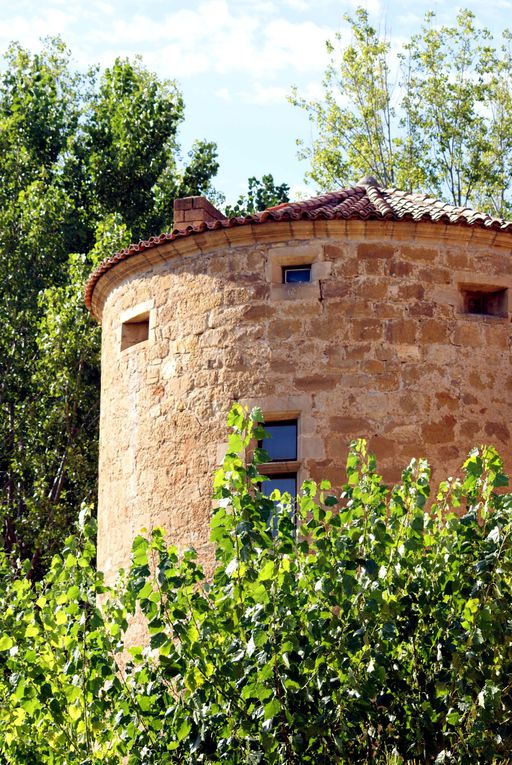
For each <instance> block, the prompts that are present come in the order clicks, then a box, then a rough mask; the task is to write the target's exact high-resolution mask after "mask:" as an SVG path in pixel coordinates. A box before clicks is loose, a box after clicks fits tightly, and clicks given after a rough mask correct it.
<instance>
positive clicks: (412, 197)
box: [85, 178, 512, 308]
mask: <svg viewBox="0 0 512 765" xmlns="http://www.w3.org/2000/svg"><path fill="white" fill-rule="evenodd" d="M339 219H342V220H350V219H355V220H394V221H401V220H409V221H425V222H431V223H446V224H451V225H458V226H475V227H478V228H487V229H492V230H496V231H506V232H510V233H512V221H505V220H503V219H499V218H493V217H491V216H490V215H487V214H485V213H480V212H477V211H475V210H471V209H469V208H468V207H455V206H453V205H449V204H446V203H445V202H441V201H440V200H438V199H434V198H432V197H430V196H428V194H409V193H407V192H405V191H400V190H398V189H384V188H381V187H380V186H378V185H377V184H376V182H375V181H374V180H373V178H364V179H362V181H360V183H359V185H357V186H354V187H352V188H348V189H340V190H339V191H332V192H329V193H327V194H321V195H320V196H317V197H314V198H313V199H305V200H301V201H299V202H284V203H282V204H279V205H276V206H275V207H269V208H268V209H267V210H264V211H263V212H259V213H254V214H252V215H246V216H245V217H238V218H223V219H220V220H212V221H211V222H208V223H200V224H199V225H197V226H187V227H186V228H182V229H174V230H173V231H171V232H169V233H166V234H160V236H155V237H151V239H148V240H147V241H143V242H139V243H138V244H132V245H130V246H129V247H127V248H126V249H124V250H121V252H118V253H117V254H116V255H113V256H112V257H110V258H106V260H104V261H103V262H102V263H100V265H99V266H98V267H97V268H96V269H95V270H94V271H93V273H92V274H91V276H90V277H89V279H88V281H87V284H86V286H85V303H86V305H87V307H88V308H90V307H91V301H92V293H93V291H94V288H95V286H96V284H97V282H98V280H99V279H100V278H101V277H102V276H103V274H104V273H105V272H106V271H109V270H110V269H111V268H113V267H114V266H115V265H116V264H117V263H119V262H121V261H123V260H126V259H127V258H129V257H131V256H132V255H136V254H137V253H140V252H144V250H149V249H151V248H153V247H158V246H159V245H161V244H164V243H165V242H170V241H173V240H176V239H180V238H182V237H186V236H193V235H194V234H199V233H203V232H204V231H218V230H219V229H223V228H234V227H236V226H247V225H250V224H262V223H270V222H279V221H290V220H291V221H294V220H339Z"/></svg>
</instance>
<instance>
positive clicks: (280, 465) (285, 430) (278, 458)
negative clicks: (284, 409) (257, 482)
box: [258, 420, 298, 535]
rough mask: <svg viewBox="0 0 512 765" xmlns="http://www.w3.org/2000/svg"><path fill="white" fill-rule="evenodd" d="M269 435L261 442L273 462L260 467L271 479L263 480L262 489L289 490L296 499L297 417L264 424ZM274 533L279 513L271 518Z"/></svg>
mask: <svg viewBox="0 0 512 765" xmlns="http://www.w3.org/2000/svg"><path fill="white" fill-rule="evenodd" d="M265 430H266V431H267V433H268V434H269V436H268V438H264V439H263V440H262V441H260V442H259V444H258V446H259V447H260V448H261V449H264V450H265V451H266V452H267V454H268V455H269V457H270V460H271V461H270V462H267V463H265V464H264V465H261V466H260V470H261V472H262V473H263V474H264V475H267V476H268V477H269V480H267V481H263V483H262V487H261V490H262V492H263V494H264V495H265V496H266V497H269V496H270V495H271V494H272V492H273V491H274V489H279V491H280V492H281V494H283V493H284V492H288V494H289V495H290V496H291V498H292V502H293V499H294V498H295V496H296V495H297V469H298V465H297V420H280V421H277V422H269V423H265ZM269 525H270V526H271V527H272V533H273V534H274V535H275V534H276V533H277V514H273V516H272V517H271V518H270V519H269Z"/></svg>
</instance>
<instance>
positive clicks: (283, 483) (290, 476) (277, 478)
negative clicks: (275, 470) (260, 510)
mask: <svg viewBox="0 0 512 765" xmlns="http://www.w3.org/2000/svg"><path fill="white" fill-rule="evenodd" d="M274 489H279V491H280V492H281V494H284V492H285V491H286V492H288V494H289V495H290V497H291V500H292V501H291V508H290V518H291V519H292V520H293V518H294V516H295V498H296V496H297V473H286V474H284V475H273V476H271V478H270V480H269V481H263V483H262V484H261V490H262V492H263V494H264V495H265V496H266V497H269V496H270V495H271V494H272V492H273V491H274ZM278 504H279V503H278V502H274V506H276V505H278ZM278 520H279V518H278V513H277V512H276V511H273V512H271V514H270V517H269V519H268V526H269V529H270V530H271V531H272V536H273V537H275V536H277V531H278V528H277V527H278Z"/></svg>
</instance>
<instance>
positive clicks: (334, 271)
mask: <svg viewBox="0 0 512 765" xmlns="http://www.w3.org/2000/svg"><path fill="white" fill-rule="evenodd" d="M511 248H512V223H506V222H504V221H501V220H496V219H493V218H490V217H489V216H487V215H483V214H480V213H475V212H473V211H471V210H468V209H466V208H455V207H452V206H450V205H446V204H443V203H442V202H438V201H435V200H433V199H430V198H428V197H426V196H424V195H412V194H406V193H404V192H401V191H397V190H389V189H388V190H386V189H382V188H379V187H378V186H377V185H376V184H375V182H374V181H373V180H372V179H368V178H367V179H364V180H363V181H362V182H361V183H360V185H358V186H356V187H354V188H349V189H345V190H341V191H337V192H333V193H330V194H325V195H323V196H319V197H317V198H315V199H310V200H307V201H302V202H296V203H290V204H283V205H278V206H277V207H274V208H270V209H269V210H266V211H265V212H262V213H258V214H255V215H249V216H247V217H245V218H235V219H226V218H224V216H223V215H222V214H221V213H219V212H218V211H217V210H216V209H215V208H214V207H212V205H211V204H210V203H209V202H208V201H207V200H206V199H204V198H202V197H191V198H188V199H181V200H177V202H176V203H175V229H174V231H173V232H172V233H170V234H162V235H161V236H159V237H157V238H153V239H150V240H149V241H146V242H141V243H139V244H138V245H133V246H131V247H130V248H128V249H127V250H123V251H122V252H120V253H118V254H117V255H115V256H114V257H112V258H109V259H108V260H106V261H104V262H103V263H102V264H101V265H100V266H99V267H98V268H97V269H96V271H95V272H94V273H93V274H92V276H91V277H90V279H89V282H88V284H87V288H86V302H87V305H88V306H89V308H90V310H91V312H92V314H93V315H94V316H95V317H96V319H97V320H98V321H100V322H101V323H102V327H103V348H102V393H101V425H100V474H99V507H98V516H99V538H98V565H99V567H100V568H101V569H103V570H104V571H105V572H106V573H107V574H110V575H112V574H113V573H114V572H115V571H116V570H117V569H118V568H119V567H120V566H123V565H126V564H127V562H128V560H129V550H130V545H131V541H132V539H133V537H134V536H135V534H137V533H138V532H139V531H140V529H141V528H143V527H145V528H146V529H149V528H151V527H154V526H156V525H160V526H163V527H164V528H166V529H167V531H168V535H169V539H170V540H171V541H173V542H174V543H176V544H178V545H181V546H183V545H193V546H195V547H196V549H198V551H199V552H200V554H201V555H202V556H203V558H204V559H205V560H206V561H207V560H208V555H209V554H210V552H209V545H208V537H209V516H210V512H211V506H212V503H211V480H212V474H213V471H214V469H215V467H216V466H217V464H218V463H219V461H220V459H221V457H222V453H223V447H224V445H225V442H226V425H225V421H226V414H227V412H228V410H229V408H230V406H231V404H232V402H233V401H234V400H238V401H241V402H242V403H244V404H247V405H248V406H254V405H258V406H260V407H261V408H262V409H263V412H264V413H265V416H266V420H267V422H269V423H271V424H273V425H275V428H274V430H275V436H276V442H275V443H276V445H277V444H278V443H280V439H281V437H282V438H283V439H284V441H283V443H284V446H283V447H282V450H281V451H279V449H280V448H281V447H279V448H278V447H277V446H276V449H277V451H276V453H275V462H273V463H271V464H269V465H268V466H267V468H268V469H267V472H268V473H269V475H271V476H274V477H275V478H276V480H283V481H285V484H284V485H287V484H286V481H287V480H288V479H289V480H292V479H293V480H294V481H295V480H297V481H298V482H299V484H300V482H301V480H303V479H304V478H306V477H313V478H315V479H320V478H328V479H330V480H331V481H332V482H333V484H334V485H335V486H339V485H340V484H341V483H342V480H343V474H342V466H343V462H344V459H345V456H346V447H347V444H348V442H349V441H350V440H351V439H352V438H355V437H360V436H364V437H366V438H368V440H369V446H370V449H371V450H372V451H373V452H375V453H376V455H377V458H378V464H379V468H380V470H381V472H382V473H383V475H384V477H385V478H386V479H387V480H389V481H393V480H395V479H397V478H398V477H399V473H400V470H401V469H402V468H403V467H405V466H406V464H407V463H408V461H409V460H410V459H411V457H413V456H426V457H427V458H428V459H429V460H430V462H431V463H432V465H433V467H434V477H438V478H440V477H442V476H446V475H447V474H450V473H454V472H456V470H457V468H458V467H459V466H460V464H461V462H462V461H463V459H464V457H465V455H466V454H467V452H468V450H469V449H470V448H471V447H472V446H474V445H476V444H478V443H492V444H494V445H495V446H496V447H497V448H498V449H499V450H500V452H501V454H502V455H503V457H504V459H505V462H506V467H507V469H508V470H510V469H511V468H512V461H511V455H510V431H509V424H510V423H511V421H512V419H511V414H512V406H511V390H512V375H511V371H510V363H509V353H510V311H509V293H508V290H509V288H510V287H511V286H512V271H511V262H512V261H511ZM281 426H283V427H281ZM293 442H295V443H293ZM293 447H294V448H295V451H294V448H293Z"/></svg>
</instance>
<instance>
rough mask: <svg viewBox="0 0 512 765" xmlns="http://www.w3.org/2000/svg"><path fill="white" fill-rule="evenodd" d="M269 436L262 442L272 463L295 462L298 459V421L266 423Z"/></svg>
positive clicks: (261, 444) (261, 445)
mask: <svg viewBox="0 0 512 765" xmlns="http://www.w3.org/2000/svg"><path fill="white" fill-rule="evenodd" d="M265 430H266V431H267V433H268V434H269V437H268V438H264V439H263V440H262V441H261V442H260V444H259V445H260V447H261V448H262V449H264V450H265V451H266V452H267V453H268V455H269V457H270V460H271V462H293V461H295V460H296V459H297V420H281V421H277V422H268V423H265Z"/></svg>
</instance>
